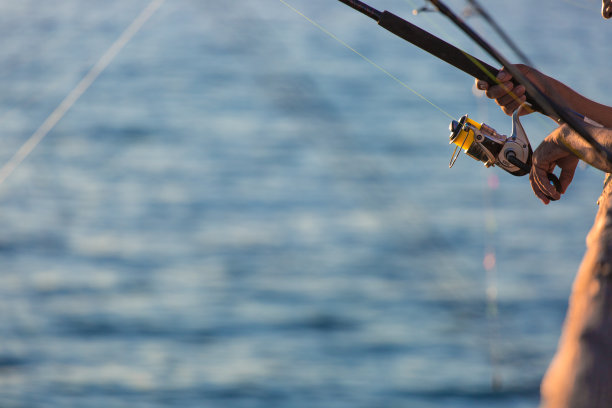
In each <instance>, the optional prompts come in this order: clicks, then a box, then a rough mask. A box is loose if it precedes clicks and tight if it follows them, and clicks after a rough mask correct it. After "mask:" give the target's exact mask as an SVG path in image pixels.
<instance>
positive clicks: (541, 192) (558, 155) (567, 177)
mask: <svg viewBox="0 0 612 408" xmlns="http://www.w3.org/2000/svg"><path fill="white" fill-rule="evenodd" d="M565 126H567V125H564V126H560V127H559V128H557V129H556V130H554V131H553V132H552V133H551V134H550V135H548V136H547V137H546V138H545V139H544V140H543V141H542V143H541V144H540V145H539V146H538V148H537V149H535V151H534V152H533V160H532V166H531V172H530V173H529V182H530V183H531V188H532V189H533V192H534V193H535V195H536V196H537V197H538V198H539V199H540V200H541V201H542V202H543V203H544V204H548V203H550V201H551V199H552V200H558V199H560V198H561V194H564V193H565V191H566V190H567V187H568V186H569V185H570V183H571V182H572V179H573V178H574V172H575V171H576V166H577V165H578V161H579V159H578V157H577V156H575V155H574V154H573V153H571V152H570V151H569V150H568V149H567V148H566V147H565V145H564V144H563V143H562V139H561V135H562V132H563V131H564V129H563V128H564V127H565ZM557 166H558V167H559V168H560V169H561V174H560V176H559V182H560V185H561V191H557V189H556V188H555V187H554V186H553V185H551V184H550V180H549V178H548V174H550V173H552V172H553V170H554V169H555V167H557Z"/></svg>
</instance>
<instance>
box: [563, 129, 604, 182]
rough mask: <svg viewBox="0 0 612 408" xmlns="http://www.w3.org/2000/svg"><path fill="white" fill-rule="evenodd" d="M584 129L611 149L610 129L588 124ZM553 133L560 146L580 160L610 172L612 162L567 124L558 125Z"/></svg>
mask: <svg viewBox="0 0 612 408" xmlns="http://www.w3.org/2000/svg"><path fill="white" fill-rule="evenodd" d="M586 130H587V131H588V132H589V134H590V135H591V136H593V138H594V139H595V140H596V141H597V142H599V144H601V145H602V146H603V147H604V148H605V149H606V150H608V151H612V129H609V128H599V127H595V126H590V125H588V126H586ZM555 133H556V135H555V139H557V141H558V144H559V145H560V146H563V147H564V148H565V149H567V150H568V151H570V152H572V153H573V154H574V155H576V156H577V157H578V158H579V159H580V160H582V161H584V162H586V163H588V164H590V165H591V166H593V167H595V168H598V169H599V170H602V171H605V172H606V173H612V163H611V162H609V161H608V160H607V159H606V156H605V155H604V154H601V153H599V152H597V150H595V149H594V148H593V147H592V146H591V145H590V144H589V143H588V142H587V141H585V140H584V139H583V138H582V137H581V136H580V135H579V134H578V133H576V132H574V131H573V130H572V129H571V128H570V127H569V126H567V125H563V126H560V127H559V128H558V129H557V130H556V131H555Z"/></svg>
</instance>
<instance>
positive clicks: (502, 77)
mask: <svg viewBox="0 0 612 408" xmlns="http://www.w3.org/2000/svg"><path fill="white" fill-rule="evenodd" d="M496 78H497V79H498V80H499V81H501V82H504V81H510V80H511V79H512V74H510V73H509V72H508V71H506V68H502V69H501V70H500V71H499V72H498V73H497V76H496Z"/></svg>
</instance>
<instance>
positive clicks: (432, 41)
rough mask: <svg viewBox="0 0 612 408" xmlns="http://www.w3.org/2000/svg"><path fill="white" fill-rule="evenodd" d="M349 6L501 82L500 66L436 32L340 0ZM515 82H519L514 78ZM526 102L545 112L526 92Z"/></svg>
mask: <svg viewBox="0 0 612 408" xmlns="http://www.w3.org/2000/svg"><path fill="white" fill-rule="evenodd" d="M338 1H340V2H342V3H344V4H346V5H347V6H349V7H352V8H353V9H355V10H357V11H359V12H360V13H362V14H364V15H366V16H368V17H370V18H371V19H373V20H374V21H376V22H377V23H378V25H379V26H381V27H382V28H384V29H386V30H387V31H389V32H391V33H393V34H395V35H396V36H398V37H400V38H402V39H404V40H406V41H408V42H409V43H411V44H413V45H415V46H417V47H419V48H420V49H422V50H424V51H426V52H428V53H429V54H431V55H433V56H435V57H438V58H439V59H441V60H442V61H444V62H446V63H448V64H450V65H452V66H454V67H455V68H458V69H460V70H461V71H463V72H465V73H466V74H468V75H470V76H472V77H474V78H478V79H480V80H483V81H486V82H488V83H489V84H490V85H496V84H499V81H498V80H497V79H496V76H497V74H498V73H499V71H500V70H499V69H497V68H495V67H493V66H491V65H489V64H487V63H486V62H484V61H481V60H480V59H478V58H476V57H474V56H473V55H470V54H469V53H467V52H466V51H463V50H462V49H460V48H457V47H455V46H454V45H452V44H449V43H448V42H446V41H444V40H442V39H441V38H438V37H436V36H435V35H433V34H431V33H429V32H427V31H425V30H423V29H422V28H420V27H418V26H416V25H414V24H412V23H410V22H408V21H406V20H404V19H403V18H401V17H398V16H396V15H395V14H393V13H391V12H389V11H386V10H385V11H379V10H376V9H375V8H373V7H372V6H369V5H368V4H366V3H364V2H362V1H359V0H338ZM513 82H515V85H519V83H518V82H516V81H514V80H513ZM527 102H529V103H530V104H531V107H532V109H534V110H536V111H538V112H541V113H545V110H544V109H543V108H542V107H540V106H539V104H538V103H537V101H536V100H535V99H534V98H532V97H531V95H530V93H529V92H528V93H527Z"/></svg>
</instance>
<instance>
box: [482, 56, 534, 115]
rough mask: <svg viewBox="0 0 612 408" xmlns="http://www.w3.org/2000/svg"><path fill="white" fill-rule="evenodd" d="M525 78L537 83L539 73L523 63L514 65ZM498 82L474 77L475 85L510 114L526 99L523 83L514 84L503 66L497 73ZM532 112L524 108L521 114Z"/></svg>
mask: <svg viewBox="0 0 612 408" xmlns="http://www.w3.org/2000/svg"><path fill="white" fill-rule="evenodd" d="M515 68H517V69H518V70H519V71H520V72H521V73H522V74H523V75H525V77H527V79H529V80H530V81H531V82H533V83H535V84H537V82H538V77H539V76H540V73H539V72H538V71H536V70H534V69H533V68H531V67H528V66H527V65H523V64H517V65H515ZM497 80H498V81H499V84H497V85H490V84H489V83H488V82H487V81H483V80H480V79H476V87H477V88H478V89H480V90H482V91H485V94H486V95H487V97H489V98H491V99H495V102H496V103H497V104H498V105H499V106H500V107H501V108H502V110H503V111H504V113H505V114H506V115H512V113H513V112H514V111H515V110H517V109H518V108H519V107H520V106H521V105H522V104H523V103H524V102H525V101H526V100H527V95H526V94H525V87H524V86H523V85H517V86H515V85H514V83H513V82H512V75H510V73H509V72H508V71H506V70H505V69H504V68H502V69H501V71H499V73H498V74H497ZM531 112H533V111H532V110H530V109H524V110H523V112H521V114H526V113H531Z"/></svg>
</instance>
